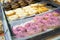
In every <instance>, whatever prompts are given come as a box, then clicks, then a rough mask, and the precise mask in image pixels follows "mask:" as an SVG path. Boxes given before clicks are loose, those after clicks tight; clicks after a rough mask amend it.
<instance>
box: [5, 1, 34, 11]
mask: <svg viewBox="0 0 60 40" xmlns="http://www.w3.org/2000/svg"><path fill="white" fill-rule="evenodd" d="M33 3H35V0H5V3H4V8H5V10H13V9H16V8H20V7H24V6H26V5H29V4H33Z"/></svg>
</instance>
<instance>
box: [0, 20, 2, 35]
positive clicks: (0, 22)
mask: <svg viewBox="0 0 60 40" xmlns="http://www.w3.org/2000/svg"><path fill="white" fill-rule="evenodd" d="M1 33H3V28H2V21H1V20H0V34H1Z"/></svg>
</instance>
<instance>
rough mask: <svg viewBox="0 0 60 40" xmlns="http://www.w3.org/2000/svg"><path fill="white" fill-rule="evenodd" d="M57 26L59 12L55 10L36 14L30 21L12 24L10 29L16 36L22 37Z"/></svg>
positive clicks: (59, 17)
mask: <svg viewBox="0 0 60 40" xmlns="http://www.w3.org/2000/svg"><path fill="white" fill-rule="evenodd" d="M59 26H60V12H59V11H58V10H55V11H53V12H48V13H46V14H44V15H42V16H39V15H37V16H35V17H34V18H33V19H32V20H31V21H28V22H25V23H23V24H20V25H16V26H13V28H12V31H13V33H14V35H15V37H16V38H24V37H28V36H32V35H34V34H38V33H41V32H44V31H46V30H48V29H54V28H57V27H59Z"/></svg>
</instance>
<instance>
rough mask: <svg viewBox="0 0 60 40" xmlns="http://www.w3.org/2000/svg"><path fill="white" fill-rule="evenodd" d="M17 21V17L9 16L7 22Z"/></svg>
mask: <svg viewBox="0 0 60 40" xmlns="http://www.w3.org/2000/svg"><path fill="white" fill-rule="evenodd" d="M16 19H18V16H17V15H12V16H9V17H8V20H10V21H12V20H16Z"/></svg>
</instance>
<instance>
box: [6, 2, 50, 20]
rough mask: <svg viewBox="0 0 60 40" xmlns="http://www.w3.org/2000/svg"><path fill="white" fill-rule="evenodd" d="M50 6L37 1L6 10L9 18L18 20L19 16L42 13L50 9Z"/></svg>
mask: <svg viewBox="0 0 60 40" xmlns="http://www.w3.org/2000/svg"><path fill="white" fill-rule="evenodd" d="M48 10H49V8H47V7H45V5H44V4H40V3H36V4H31V5H29V6H26V7H22V8H17V9H15V10H10V11H5V13H6V15H7V17H8V19H9V20H11V21H12V20H16V19H19V18H24V17H29V16H33V15H36V14H41V13H43V12H46V11H48Z"/></svg>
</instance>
